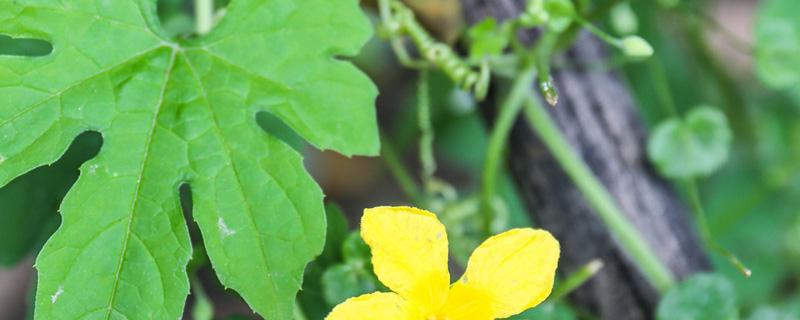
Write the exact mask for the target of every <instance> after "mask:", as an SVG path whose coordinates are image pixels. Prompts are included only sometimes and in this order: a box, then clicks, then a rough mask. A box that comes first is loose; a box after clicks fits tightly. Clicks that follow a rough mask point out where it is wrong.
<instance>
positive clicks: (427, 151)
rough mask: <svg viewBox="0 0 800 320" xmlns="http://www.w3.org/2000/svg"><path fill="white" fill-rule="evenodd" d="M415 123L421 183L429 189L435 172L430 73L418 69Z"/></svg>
mask: <svg viewBox="0 0 800 320" xmlns="http://www.w3.org/2000/svg"><path fill="white" fill-rule="evenodd" d="M417 125H418V126H419V131H420V138H419V160H420V163H421V164H422V183H423V186H424V188H425V189H426V190H428V191H430V190H429V189H430V184H431V180H432V179H433V175H434V173H435V172H436V158H435V156H434V154H433V140H434V138H435V133H434V131H433V123H432V122H431V97H430V74H429V72H428V70H420V73H419V82H418V88H417Z"/></svg>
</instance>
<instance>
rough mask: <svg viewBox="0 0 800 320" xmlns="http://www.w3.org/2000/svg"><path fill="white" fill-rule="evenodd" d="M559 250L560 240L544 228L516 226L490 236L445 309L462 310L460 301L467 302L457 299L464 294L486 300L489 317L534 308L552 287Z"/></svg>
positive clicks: (492, 317)
mask: <svg viewBox="0 0 800 320" xmlns="http://www.w3.org/2000/svg"><path fill="white" fill-rule="evenodd" d="M559 253H560V249H559V245H558V241H557V240H556V239H555V238H553V236H552V235H551V234H550V233H549V232H547V231H543V230H533V229H530V228H526V229H514V230H510V231H507V232H504V233H501V234H499V235H496V236H494V237H491V238H489V239H488V240H486V241H485V242H484V243H483V244H481V245H480V246H479V247H478V248H477V249H475V252H473V253H472V256H471V257H470V259H469V263H468V264H467V271H466V272H465V273H464V276H463V277H462V278H461V280H459V281H458V282H457V283H455V284H453V287H452V288H451V291H450V295H451V298H450V299H448V301H447V305H446V306H445V308H444V310H443V312H445V313H446V314H447V315H448V316H450V315H451V314H453V315H457V314H461V313H463V312H464V311H463V310H461V309H463V308H464V307H463V306H461V305H459V304H462V305H463V303H464V302H463V301H461V302H460V301H456V300H457V299H461V300H463V299H464V298H463V297H476V298H480V299H482V300H483V301H486V306H484V308H486V309H488V310H489V312H490V316H489V317H487V318H486V319H494V318H506V317H510V316H512V315H515V314H518V313H521V312H523V311H525V310H527V309H530V308H533V307H534V306H536V305H538V304H539V303H541V302H542V301H544V299H545V298H547V296H549V295H550V291H552V289H553V280H554V278H555V272H556V267H557V266H558V256H559ZM451 300H453V301H452V302H451ZM470 308H473V309H481V306H472V307H470ZM471 312H477V311H471ZM453 318H455V316H453Z"/></svg>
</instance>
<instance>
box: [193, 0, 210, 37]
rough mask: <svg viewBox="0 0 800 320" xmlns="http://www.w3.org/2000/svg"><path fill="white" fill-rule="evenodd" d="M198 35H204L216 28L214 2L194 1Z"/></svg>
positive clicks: (206, 0)
mask: <svg viewBox="0 0 800 320" xmlns="http://www.w3.org/2000/svg"><path fill="white" fill-rule="evenodd" d="M194 15H195V19H196V20H197V25H196V28H197V30H196V31H197V34H198V35H204V34H207V33H208V32H210V31H211V29H212V28H213V27H214V0H194Z"/></svg>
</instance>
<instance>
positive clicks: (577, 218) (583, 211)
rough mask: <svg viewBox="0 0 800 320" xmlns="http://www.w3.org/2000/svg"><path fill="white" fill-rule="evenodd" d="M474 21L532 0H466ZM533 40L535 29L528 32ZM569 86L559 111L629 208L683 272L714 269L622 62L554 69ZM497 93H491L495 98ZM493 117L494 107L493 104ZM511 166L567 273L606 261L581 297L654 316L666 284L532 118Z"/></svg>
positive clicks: (600, 310)
mask: <svg viewBox="0 0 800 320" xmlns="http://www.w3.org/2000/svg"><path fill="white" fill-rule="evenodd" d="M462 2H463V6H464V10H465V13H466V17H467V21H468V23H470V24H473V23H475V22H477V21H480V20H481V19H483V18H485V17H488V16H493V17H495V18H497V19H499V20H502V19H504V18H508V17H511V16H516V15H517V14H518V13H519V12H521V11H522V10H523V8H524V3H525V0H462ZM521 36H522V40H523V41H524V42H527V43H531V42H532V41H533V39H534V38H535V32H527V33H525V34H522V35H521ZM606 53H607V52H606V48H605V46H604V44H602V43H601V42H600V41H598V40H597V39H595V38H594V37H592V36H590V35H588V34H582V35H580V36H579V37H578V38H577V40H576V42H575V44H574V45H573V47H572V48H571V49H570V50H569V51H568V52H566V53H565V54H563V55H561V56H559V57H557V58H558V59H560V60H563V61H565V62H567V63H566V65H575V66H579V65H588V64H591V63H597V62H601V61H603V60H604V59H605V57H606ZM553 77H554V79H555V84H556V87H557V89H558V90H559V94H560V101H559V103H558V106H557V107H555V108H551V110H550V111H551V116H552V117H553V119H554V120H555V121H556V122H557V123H558V125H559V127H560V128H561V130H562V132H564V134H565V135H566V137H567V139H568V140H569V142H570V143H571V145H572V147H573V150H575V151H576V152H577V153H578V154H579V155H580V156H581V157H582V158H583V160H584V161H585V162H586V163H587V164H588V165H589V167H590V168H591V169H592V171H593V172H594V173H595V175H596V176H597V177H598V178H599V179H600V181H601V182H602V183H603V184H604V186H605V187H606V188H607V189H608V191H609V193H610V194H611V195H612V196H613V197H614V200H616V202H617V204H618V205H619V207H620V208H621V209H622V210H623V211H624V214H625V215H626V217H627V218H628V219H629V221H631V222H632V223H633V225H634V226H635V227H636V228H637V229H638V230H639V231H640V233H641V234H642V236H643V237H644V238H645V240H646V241H647V243H648V244H649V246H650V248H652V249H653V250H654V251H655V253H656V255H657V256H658V257H659V258H660V259H661V261H663V262H664V263H665V264H666V265H667V266H668V268H669V269H670V271H671V272H672V273H673V274H674V275H675V277H676V278H678V279H681V278H684V277H685V276H687V275H689V274H692V273H695V272H699V271H703V270H707V269H708V268H709V262H708V258H707V256H706V255H705V253H704V251H703V250H702V248H701V244H700V243H701V242H700V241H699V240H698V237H697V235H696V234H695V231H694V227H693V224H692V223H691V222H690V215H689V212H688V210H687V208H686V206H685V205H684V204H683V203H682V202H681V201H680V199H679V198H678V196H677V195H676V193H675V191H674V190H673V189H672V187H671V186H670V184H668V183H667V182H665V181H664V180H663V179H662V178H660V177H659V176H658V174H657V173H656V172H655V171H654V170H653V167H652V166H651V164H650V163H649V162H648V160H647V157H646V155H645V154H644V145H645V132H644V128H643V125H642V121H641V119H640V118H639V116H638V114H637V113H636V108H635V105H634V102H633V101H632V98H631V94H630V93H629V92H628V89H627V88H626V87H625V85H624V84H623V83H622V82H621V81H620V79H619V77H618V75H617V74H615V73H614V72H609V71H603V70H589V69H584V68H580V67H571V68H562V69H556V70H554V71H553ZM487 101H491V99H487ZM484 110H486V111H487V112H485V114H486V116H487V118H489V120H491V118H492V117H493V114H494V108H492V107H491V106H489V105H488V104H487V105H485V106H484ZM510 140H511V141H510V147H509V149H510V150H509V152H510V153H509V162H510V170H511V172H512V174H513V176H514V177H515V179H516V183H517V186H518V188H519V190H520V193H521V194H522V196H523V199H524V201H525V203H526V205H527V206H528V208H529V209H530V212H531V214H532V217H533V219H534V221H536V222H537V223H538V224H539V225H540V226H541V227H543V228H545V229H548V230H550V231H551V232H552V233H553V234H554V235H555V236H556V237H557V238H558V239H559V240H560V241H561V265H560V267H559V270H560V272H561V274H562V275H565V274H570V273H571V272H573V271H575V270H576V269H577V268H579V267H581V266H583V265H584V264H586V263H587V262H589V261H590V260H592V259H595V258H598V259H601V260H602V261H603V263H604V265H605V267H604V268H603V269H602V271H600V273H599V274H597V275H596V276H595V277H594V278H593V279H592V280H591V281H589V282H588V283H587V284H586V285H584V286H582V287H581V288H579V289H578V290H577V291H576V292H575V293H574V294H572V295H571V297H570V298H571V300H572V302H573V303H574V304H575V305H576V306H578V307H580V308H583V309H585V310H586V311H588V312H591V313H592V314H596V315H598V316H599V317H600V318H602V319H614V320H632V319H651V318H653V313H654V309H655V307H656V305H657V303H658V298H659V295H658V293H657V292H656V290H655V289H654V288H653V287H652V286H651V285H650V284H649V283H648V282H647V281H646V280H645V279H644V278H643V276H642V274H641V272H640V271H639V270H638V269H637V268H636V265H635V264H634V263H632V262H631V260H630V259H629V258H628V257H627V256H626V254H625V252H624V251H623V249H622V248H621V247H620V246H619V244H618V243H616V242H615V241H614V240H613V237H612V236H611V235H610V234H609V232H608V229H607V228H606V227H605V225H604V224H603V222H602V221H601V220H600V218H599V217H598V216H597V215H596V214H595V212H594V210H593V209H592V208H591V207H590V206H589V205H588V203H587V201H586V200H585V198H584V196H583V194H582V193H581V192H580V190H578V189H577V187H576V186H575V184H574V183H573V182H572V181H571V180H570V178H569V177H568V176H567V175H566V174H565V172H564V171H563V170H562V168H561V166H560V165H559V163H558V161H556V160H555V159H554V158H553V156H552V155H551V154H550V152H548V150H547V147H546V146H545V145H544V144H543V143H542V141H541V140H540V139H539V137H538V136H537V135H536V133H535V132H533V131H532V130H531V128H530V127H529V126H528V124H527V123H525V122H524V121H522V120H520V121H519V122H518V123H517V124H516V125H515V127H514V129H513V131H512V133H511V138H510Z"/></svg>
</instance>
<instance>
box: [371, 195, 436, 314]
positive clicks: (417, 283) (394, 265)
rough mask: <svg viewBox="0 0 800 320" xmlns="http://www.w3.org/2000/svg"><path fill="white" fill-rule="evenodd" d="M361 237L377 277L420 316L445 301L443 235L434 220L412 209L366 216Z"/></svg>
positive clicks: (378, 210) (374, 210)
mask: <svg viewBox="0 0 800 320" xmlns="http://www.w3.org/2000/svg"><path fill="white" fill-rule="evenodd" d="M361 237H362V238H364V241H365V242H366V243H367V244H368V245H369V247H370V249H371V251H372V264H373V266H374V269H375V275H377V276H378V279H380V280H381V282H383V284H384V285H386V286H387V287H388V288H389V289H392V291H394V292H397V293H398V294H400V296H402V297H403V298H405V299H406V301H408V302H409V303H410V304H412V305H413V307H414V309H415V310H418V311H419V312H420V313H421V314H432V313H433V312H435V311H437V310H439V308H440V307H441V306H442V305H443V304H444V301H445V299H447V291H448V289H449V286H450V273H449V272H448V270H447V233H446V232H445V228H444V225H442V223H441V222H439V220H438V219H437V218H436V215H434V214H433V213H430V212H428V211H424V210H420V209H416V208H410V207H378V208H372V209H366V210H364V216H363V217H362V218H361Z"/></svg>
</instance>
